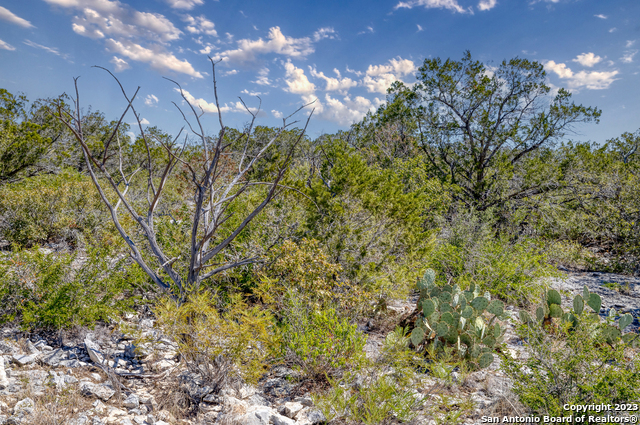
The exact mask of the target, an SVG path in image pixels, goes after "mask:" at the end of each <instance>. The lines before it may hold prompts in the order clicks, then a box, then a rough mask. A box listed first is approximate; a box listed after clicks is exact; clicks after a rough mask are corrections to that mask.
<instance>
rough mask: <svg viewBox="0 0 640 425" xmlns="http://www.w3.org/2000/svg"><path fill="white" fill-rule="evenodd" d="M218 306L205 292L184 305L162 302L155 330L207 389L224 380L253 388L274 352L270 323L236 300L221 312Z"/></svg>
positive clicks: (267, 317)
mask: <svg viewBox="0 0 640 425" xmlns="http://www.w3.org/2000/svg"><path fill="white" fill-rule="evenodd" d="M219 304H220V300H219V298H218V296H217V294H216V293H215V292H209V291H200V292H194V293H192V294H191V295H189V297H188V298H187V301H186V302H185V303H184V304H178V303H177V302H176V301H175V300H173V299H171V298H166V299H164V300H162V301H161V302H160V303H158V305H157V306H156V308H155V314H156V317H157V319H158V323H157V324H158V326H159V327H160V329H161V330H162V332H164V333H165V334H166V335H168V336H169V337H171V338H173V339H174V340H175V341H176V343H177V344H178V351H179V353H180V355H181V356H182V358H183V359H184V360H185V362H186V365H187V367H188V368H189V369H190V370H191V371H192V372H194V373H198V374H200V375H201V376H202V377H203V378H204V379H205V380H206V381H207V382H208V383H209V384H215V383H218V384H219V385H222V384H223V383H224V382H225V381H226V380H228V379H231V380H233V379H244V380H246V381H248V382H252V383H255V382H257V380H258V379H259V378H260V376H262V375H263V374H264V372H265V370H266V367H267V360H268V359H269V357H270V356H271V355H272V354H273V353H274V348H275V347H276V346H277V339H276V337H275V332H274V321H273V318H272V316H271V315H270V314H269V313H268V312H265V311H263V310H261V309H260V308H259V307H257V306H256V307H252V308H249V307H248V306H247V305H246V304H245V302H244V301H243V300H242V299H241V298H240V297H237V296H235V297H232V299H231V302H230V303H229V304H228V305H226V306H225V309H224V310H223V311H220V309H219ZM218 389H220V388H218Z"/></svg>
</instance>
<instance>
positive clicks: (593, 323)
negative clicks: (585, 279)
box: [502, 287, 640, 416]
mask: <svg viewBox="0 0 640 425" xmlns="http://www.w3.org/2000/svg"><path fill="white" fill-rule="evenodd" d="M585 300H586V301H585ZM586 305H588V306H590V307H591V309H592V310H594V312H587V309H586V308H585V306H586ZM583 309H584V311H583ZM599 310H600V298H599V297H598V296H597V295H596V294H590V293H589V292H588V290H586V287H585V291H584V294H583V295H582V296H581V295H578V296H576V298H575V299H574V309H573V311H572V312H571V313H565V312H564V311H563V310H562V308H561V307H560V295H559V294H558V292H556V291H553V290H551V291H549V292H548V293H547V294H546V297H545V302H544V303H543V305H542V306H540V307H538V309H537V311H536V318H535V319H534V318H531V317H530V316H529V315H528V314H527V313H524V312H523V313H521V319H522V320H523V322H524V324H523V325H521V326H520V327H519V328H518V334H519V335H520V337H521V338H523V339H524V340H525V341H527V351H528V353H529V355H528V358H527V360H525V362H524V364H522V363H521V362H519V361H517V360H515V359H513V358H511V357H509V356H505V357H504V361H503V364H502V367H503V370H504V371H505V373H506V374H507V375H508V376H509V377H510V378H511V379H512V380H513V382H514V387H513V391H514V392H515V393H516V394H517V395H518V396H519V397H520V401H521V402H522V403H523V404H524V405H526V406H528V407H529V408H530V409H531V411H532V412H533V413H534V414H535V415H538V416H544V415H547V416H569V415H575V412H572V411H570V410H565V409H564V408H563V406H564V405H565V404H569V405H587V404H610V405H614V404H616V403H628V402H629V401H636V400H638V399H639V398H640V362H639V361H638V359H637V357H636V354H637V353H635V352H634V351H633V348H632V347H631V345H633V344H634V343H636V342H637V338H638V336H637V335H634V334H630V333H627V334H625V335H622V334H621V332H620V331H621V330H624V328H625V327H626V326H627V325H628V324H630V323H631V321H632V320H633V319H632V317H631V316H630V315H624V316H622V317H621V318H620V320H619V324H620V327H616V326H614V325H613V317H610V318H609V319H607V320H605V321H604V323H603V322H602V321H601V320H600V317H599V316H598V314H597V313H595V311H599ZM587 413H588V414H589V415H594V416H597V415H606V414H609V413H610V412H607V411H603V412H596V411H590V412H587Z"/></svg>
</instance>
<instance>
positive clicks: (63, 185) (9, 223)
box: [0, 171, 107, 246]
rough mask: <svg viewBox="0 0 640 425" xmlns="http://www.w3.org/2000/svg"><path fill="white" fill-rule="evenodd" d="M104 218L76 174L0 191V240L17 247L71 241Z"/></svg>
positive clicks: (89, 188)
mask: <svg viewBox="0 0 640 425" xmlns="http://www.w3.org/2000/svg"><path fill="white" fill-rule="evenodd" d="M105 220H107V217H106V215H105V213H104V210H103V208H102V206H101V204H100V199H99V197H98V194H97V193H96V192H95V189H94V188H93V185H92V183H91V182H90V181H89V180H88V179H87V178H86V177H84V176H82V175H81V174H79V173H77V172H71V171H68V172H64V173H62V174H58V175H40V176H36V177H31V178H28V179H25V180H23V181H21V182H19V183H14V184H10V185H5V186H2V187H0V237H2V238H4V239H6V240H8V241H9V242H11V243H15V244H19V245H21V246H31V245H34V244H37V243H42V242H48V241H52V240H61V239H66V240H68V241H73V240H74V239H75V238H76V237H77V236H78V235H79V234H81V233H83V232H89V233H94V232H95V231H96V229H98V228H100V227H102V226H103V223H104V221H105Z"/></svg>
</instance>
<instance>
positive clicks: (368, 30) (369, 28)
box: [358, 26, 375, 35]
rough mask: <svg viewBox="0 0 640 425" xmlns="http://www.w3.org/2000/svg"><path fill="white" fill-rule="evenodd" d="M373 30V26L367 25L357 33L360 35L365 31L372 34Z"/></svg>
mask: <svg viewBox="0 0 640 425" xmlns="http://www.w3.org/2000/svg"><path fill="white" fill-rule="evenodd" d="M374 32H375V31H374V30H373V27H371V26H369V27H367V29H366V30H365V31H360V32H359V33H358V35H360V34H366V33H372V34H373V33H374Z"/></svg>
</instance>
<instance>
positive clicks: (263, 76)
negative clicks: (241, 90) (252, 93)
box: [254, 67, 271, 86]
mask: <svg viewBox="0 0 640 425" xmlns="http://www.w3.org/2000/svg"><path fill="white" fill-rule="evenodd" d="M254 83H256V84H260V85H261V86H270V85H271V81H270V80H269V68H267V67H264V68H262V69H261V70H260V71H258V79H257V80H256V81H254Z"/></svg>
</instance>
